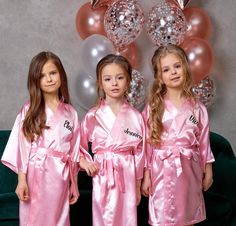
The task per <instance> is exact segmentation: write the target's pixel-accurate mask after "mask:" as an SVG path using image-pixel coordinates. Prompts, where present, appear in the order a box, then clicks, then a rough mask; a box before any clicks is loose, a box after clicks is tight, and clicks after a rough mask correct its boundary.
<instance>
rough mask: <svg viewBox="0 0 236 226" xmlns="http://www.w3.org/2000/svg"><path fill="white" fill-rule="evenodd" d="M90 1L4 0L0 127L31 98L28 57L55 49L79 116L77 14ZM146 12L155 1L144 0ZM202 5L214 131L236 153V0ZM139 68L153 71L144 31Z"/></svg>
mask: <svg viewBox="0 0 236 226" xmlns="http://www.w3.org/2000/svg"><path fill="white" fill-rule="evenodd" d="M85 2H88V1H85V0H48V1H34V0H21V1H19V0H0V51H1V52H0V94H1V99H0V105H1V111H0V129H11V127H12V125H13V123H14V120H15V117H16V114H17V112H18V111H19V109H20V107H21V105H22V104H23V103H24V101H25V100H26V99H27V95H28V94H27V90H26V80H27V71H28V66H29V62H30V60H31V58H32V56H34V55H35V54H36V53H38V52H40V51H42V50H51V51H53V52H55V53H56V54H57V55H59V56H60V58H61V59H62V62H63V64H64V66H65V69H66V71H67V73H68V75H69V84H70V90H71V96H72V98H73V103H74V105H75V107H76V108H77V110H78V112H79V115H80V117H82V116H83V114H84V113H85V112H84V111H83V110H82V109H81V108H80V107H79V106H78V98H79V97H78V95H77V93H78V92H76V85H75V82H76V77H77V76H78V73H79V69H80V60H79V59H80V57H81V56H80V45H81V42H82V40H81V39H80V37H79V35H78V34H77V32H76V28H75V15H76V12H77V10H78V9H79V8H80V6H81V5H82V4H84V3H85ZM139 2H140V4H141V5H142V7H143V9H144V11H145V13H146V12H147V11H148V9H150V8H151V6H152V5H153V4H154V3H155V2H157V1H156V0H145V1H144V0H139ZM191 5H196V6H199V7H202V8H203V9H205V10H206V11H207V12H208V15H209V16H210V18H211V20H212V23H213V34H212V38H211V45H212V48H213V49H214V56H215V63H214V68H213V70H212V78H214V81H215V84H216V88H217V96H216V98H215V103H214V104H213V105H212V106H211V107H210V108H209V115H210V122H211V130H212V131H215V132H218V133H220V134H221V135H223V136H225V137H226V138H227V139H228V140H229V141H230V142H231V144H232V146H233V148H234V151H235V152H236V136H235V134H236V127H235V125H236V116H235V114H236V113H235V112H236V106H235V101H236V92H235V89H236V74H235V71H236V63H235V56H236V45H235V44H234V41H235V37H236V34H235V33H236V23H235V21H236V13H235V7H236V3H235V0H227V1H222V0H192V1H191ZM137 45H138V46H139V52H140V56H141V62H140V71H141V72H142V73H143V74H145V76H147V74H149V76H150V73H151V70H150V68H149V67H150V65H148V63H147V61H146V59H147V58H148V57H149V56H150V52H152V51H153V49H155V46H153V45H152V44H151V43H150V42H149V41H148V40H147V37H146V34H145V32H143V33H142V35H141V36H140V37H139V38H138V40H137Z"/></svg>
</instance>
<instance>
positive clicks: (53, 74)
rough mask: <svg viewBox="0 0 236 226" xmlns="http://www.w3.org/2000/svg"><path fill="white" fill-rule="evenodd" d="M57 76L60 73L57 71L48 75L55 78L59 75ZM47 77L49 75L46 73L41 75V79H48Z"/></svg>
mask: <svg viewBox="0 0 236 226" xmlns="http://www.w3.org/2000/svg"><path fill="white" fill-rule="evenodd" d="M57 74H58V71H57V70H53V71H50V72H49V73H48V75H49V76H55V75H57ZM46 77H47V74H46V73H41V76H40V78H46Z"/></svg>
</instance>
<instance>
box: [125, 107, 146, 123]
mask: <svg viewBox="0 0 236 226" xmlns="http://www.w3.org/2000/svg"><path fill="white" fill-rule="evenodd" d="M125 114H127V117H132V118H136V119H137V120H138V121H139V122H142V121H143V116H142V113H141V112H140V111H139V110H138V109H136V108H135V107H133V106H131V105H130V104H129V103H127V106H126V110H125Z"/></svg>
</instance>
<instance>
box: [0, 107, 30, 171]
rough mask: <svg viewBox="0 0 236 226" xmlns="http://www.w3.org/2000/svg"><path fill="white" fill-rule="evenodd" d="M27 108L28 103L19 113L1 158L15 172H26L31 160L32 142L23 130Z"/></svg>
mask: <svg viewBox="0 0 236 226" xmlns="http://www.w3.org/2000/svg"><path fill="white" fill-rule="evenodd" d="M27 110H28V104H25V105H24V106H23V107H22V109H21V111H20V113H19V114H18V115H17V117H16V120H15V123H14V126H13V128H12V131H11V134H10V136H9V139H8V142H7V145H6V147H5V150H4V152H3V156H2V159H1V162H2V163H3V164H4V165H6V166H7V167H9V168H10V169H11V170H13V171H14V172H15V173H19V172H22V173H26V172H27V167H28V162H29V154H30V149H31V142H29V141H28V140H27V139H26V138H25V136H24V134H23V131H22V125H23V121H24V118H25V115H26V112H27Z"/></svg>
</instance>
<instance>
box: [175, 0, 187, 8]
mask: <svg viewBox="0 0 236 226" xmlns="http://www.w3.org/2000/svg"><path fill="white" fill-rule="evenodd" d="M176 1H177V2H178V3H179V6H180V8H181V9H184V8H185V6H186V5H187V4H188V3H189V1H190V0H176Z"/></svg>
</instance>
